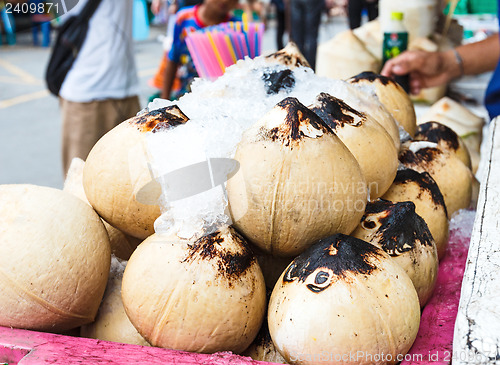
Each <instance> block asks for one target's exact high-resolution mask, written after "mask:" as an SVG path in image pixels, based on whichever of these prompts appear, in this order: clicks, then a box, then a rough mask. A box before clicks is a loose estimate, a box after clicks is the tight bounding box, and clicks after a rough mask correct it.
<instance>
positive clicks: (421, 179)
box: [394, 168, 448, 215]
mask: <svg viewBox="0 0 500 365" xmlns="http://www.w3.org/2000/svg"><path fill="white" fill-rule="evenodd" d="M411 182H414V183H416V184H417V185H418V186H419V187H420V189H421V190H426V191H428V192H429V193H430V194H431V197H432V201H433V202H434V204H436V205H440V206H442V207H443V208H444V212H445V213H446V215H448V212H447V210H446V204H445V202H444V197H443V194H441V190H439V187H438V185H437V184H436V181H435V180H434V179H433V178H432V176H431V175H430V174H429V173H428V172H427V171H424V172H418V171H415V170H413V169H410V168H404V169H400V170H398V173H397V174H396V178H395V179H394V184H408V183H411Z"/></svg>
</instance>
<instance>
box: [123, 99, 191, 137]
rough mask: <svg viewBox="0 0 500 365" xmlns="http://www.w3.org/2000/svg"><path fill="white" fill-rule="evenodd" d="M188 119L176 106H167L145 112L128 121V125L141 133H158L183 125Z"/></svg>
mask: <svg viewBox="0 0 500 365" xmlns="http://www.w3.org/2000/svg"><path fill="white" fill-rule="evenodd" d="M188 120H189V118H188V117H187V116H186V115H185V114H184V113H183V112H182V110H180V109H179V107H178V106H177V105H171V106H167V107H165V108H160V109H156V110H153V111H150V112H146V113H143V114H140V115H138V116H136V117H135V118H132V119H130V124H132V125H135V126H137V129H138V130H140V131H141V132H153V133H156V132H159V131H163V130H166V129H168V128H171V127H175V126H178V125H180V124H184V123H186V122H187V121H188Z"/></svg>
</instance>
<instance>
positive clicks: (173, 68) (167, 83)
mask: <svg viewBox="0 0 500 365" xmlns="http://www.w3.org/2000/svg"><path fill="white" fill-rule="evenodd" d="M177 67H178V64H177V63H176V62H174V61H172V60H170V59H167V66H166V67H165V77H164V78H163V88H162V90H161V98H162V99H170V94H171V93H172V85H173V84H174V80H175V75H176V73H177Z"/></svg>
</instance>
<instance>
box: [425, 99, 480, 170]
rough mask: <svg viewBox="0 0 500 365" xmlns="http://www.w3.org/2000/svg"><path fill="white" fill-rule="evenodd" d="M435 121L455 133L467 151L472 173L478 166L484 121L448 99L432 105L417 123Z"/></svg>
mask: <svg viewBox="0 0 500 365" xmlns="http://www.w3.org/2000/svg"><path fill="white" fill-rule="evenodd" d="M429 121H436V122H439V123H441V124H444V125H446V126H448V127H450V128H451V129H453V130H454V131H455V133H457V134H458V135H459V136H460V138H461V139H462V141H463V142H464V144H465V145H466V146H467V149H468V150H469V154H470V157H471V164H472V171H473V172H474V173H475V172H476V171H477V168H478V166H479V160H480V155H479V153H480V147H481V141H482V133H483V125H484V119H483V118H481V117H479V116H477V115H475V114H474V113H472V112H471V111H470V110H469V109H467V108H466V107H464V106H463V105H462V104H460V103H458V102H456V101H455V100H453V99H450V98H449V97H444V98H442V99H440V100H439V101H438V102H436V103H434V104H433V105H432V107H431V108H430V109H429V111H428V112H427V113H425V114H424V115H423V116H422V117H419V123H425V122H429Z"/></svg>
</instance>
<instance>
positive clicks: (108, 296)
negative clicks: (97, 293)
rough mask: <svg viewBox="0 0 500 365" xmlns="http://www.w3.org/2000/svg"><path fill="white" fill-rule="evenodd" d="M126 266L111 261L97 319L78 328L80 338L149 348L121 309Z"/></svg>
mask: <svg viewBox="0 0 500 365" xmlns="http://www.w3.org/2000/svg"><path fill="white" fill-rule="evenodd" d="M126 264H127V263H126V262H124V261H120V260H118V259H116V258H115V257H113V258H112V259H111V271H110V274H109V278H108V285H107V286H106V291H105V292H104V297H103V298H102V302H101V305H100V306H99V311H98V312H97V317H96V319H95V321H94V322H93V323H90V324H87V325H85V326H82V327H81V328H80V336H82V337H87V338H96V339H99V340H102V341H112V342H120V343H128V344H131V345H141V346H150V345H149V343H148V342H147V341H146V340H145V339H144V338H143V337H142V336H141V335H140V334H139V332H137V330H136V329H135V327H134V326H133V325H132V323H130V320H129V319H128V317H127V314H126V313H125V309H124V308H123V303H122V296H121V289H122V277H123V271H125V266H126Z"/></svg>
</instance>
